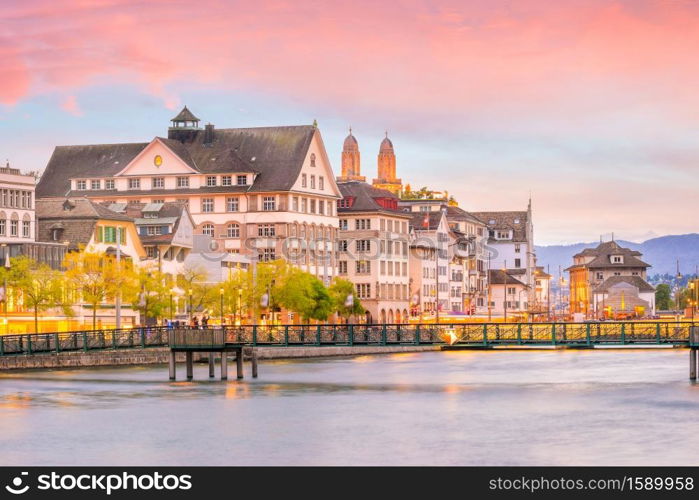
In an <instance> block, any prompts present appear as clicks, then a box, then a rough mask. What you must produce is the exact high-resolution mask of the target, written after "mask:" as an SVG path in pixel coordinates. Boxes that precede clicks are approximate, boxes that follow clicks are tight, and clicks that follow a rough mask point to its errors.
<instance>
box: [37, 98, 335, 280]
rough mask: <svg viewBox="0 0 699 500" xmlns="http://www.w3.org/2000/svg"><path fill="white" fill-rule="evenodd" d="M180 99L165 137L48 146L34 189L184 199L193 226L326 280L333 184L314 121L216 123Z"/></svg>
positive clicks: (130, 199)
mask: <svg viewBox="0 0 699 500" xmlns="http://www.w3.org/2000/svg"><path fill="white" fill-rule="evenodd" d="M199 122H200V120H199V118H197V117H196V116H195V115H194V114H193V113H192V112H191V111H190V110H189V109H188V108H187V107H185V108H184V109H183V110H182V111H181V112H180V113H179V114H178V115H177V116H175V117H174V118H173V119H172V124H171V126H170V128H169V129H168V135H167V138H162V137H155V138H154V139H153V140H151V141H150V142H143V143H131V144H100V145H90V146H58V147H56V148H55V150H54V152H53V155H52V156H51V159H50V160H49V163H48V165H47V167H46V170H45V172H44V175H43V176H42V178H41V181H40V182H39V184H38V185H37V197H39V198H45V199H56V198H63V197H66V196H68V197H71V198H72V197H76V196H81V197H87V198H89V199H91V200H95V201H101V202H110V203H126V204H149V203H168V202H180V203H184V204H187V206H188V209H189V212H190V213H191V216H192V219H193V220H194V223H195V229H194V231H195V234H202V235H206V236H208V237H210V238H211V239H212V241H213V243H212V245H213V246H216V247H218V249H220V250H225V251H226V252H230V253H239V254H243V255H244V256H246V257H248V258H251V259H255V260H259V261H269V260H274V259H277V258H286V259H288V260H290V261H291V262H293V263H294V264H296V265H298V266H299V267H300V268H302V269H303V270H305V271H308V272H310V273H312V274H314V275H316V276H318V277H319V278H321V279H323V281H324V282H325V283H326V284H328V283H329V282H330V280H331V279H332V277H333V276H334V275H335V267H336V261H335V252H334V249H333V245H332V242H333V241H334V240H335V239H336V237H337V213H336V201H337V200H338V199H339V198H341V195H340V191H339V190H338V187H337V185H336V183H335V178H334V175H333V172H332V169H331V167H330V162H329V160H328V156H327V153H326V151H325V146H324V145H323V140H322V137H321V134H320V131H319V130H318V128H317V127H316V126H315V125H308V126H287V127H258V128H229V129H216V128H215V127H214V125H211V124H208V125H206V126H205V127H204V128H201V127H200V126H199Z"/></svg>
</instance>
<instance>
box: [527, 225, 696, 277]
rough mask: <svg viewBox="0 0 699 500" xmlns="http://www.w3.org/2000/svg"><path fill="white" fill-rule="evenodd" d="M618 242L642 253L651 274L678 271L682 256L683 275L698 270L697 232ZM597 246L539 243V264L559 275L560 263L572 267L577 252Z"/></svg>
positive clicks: (537, 253)
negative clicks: (540, 244)
mask: <svg viewBox="0 0 699 500" xmlns="http://www.w3.org/2000/svg"><path fill="white" fill-rule="evenodd" d="M617 242H618V243H619V244H620V245H621V246H623V247H627V248H631V249H633V250H638V251H639V252H641V253H642V254H643V260H644V261H646V262H647V263H648V264H650V265H651V266H653V267H651V268H650V269H649V270H648V273H649V274H650V275H653V274H664V273H668V274H674V273H675V272H676V262H677V259H680V270H681V271H682V274H692V273H694V272H695V267H696V265H697V264H699V234H697V233H692V234H680V235H669V236H660V237H658V238H652V239H650V240H646V241H644V242H643V243H632V242H630V241H623V240H617ZM597 245H599V242H591V243H574V244H570V245H551V246H537V247H536V256H537V263H538V264H539V265H540V266H544V268H545V267H546V266H547V265H549V266H550V270H551V273H552V274H554V275H557V274H558V266H561V269H565V268H566V267H569V266H570V265H571V264H572V263H573V255H575V254H576V253H578V252H580V251H581V250H582V249H583V248H594V247H596V246H597Z"/></svg>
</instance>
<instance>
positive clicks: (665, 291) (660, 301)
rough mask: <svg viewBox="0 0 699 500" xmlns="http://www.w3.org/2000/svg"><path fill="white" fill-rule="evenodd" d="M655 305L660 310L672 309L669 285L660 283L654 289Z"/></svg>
mask: <svg viewBox="0 0 699 500" xmlns="http://www.w3.org/2000/svg"><path fill="white" fill-rule="evenodd" d="M655 307H656V308H657V309H658V310H660V311H667V310H669V309H672V299H671V298H670V285H668V284H666V283H661V284H660V285H658V286H657V287H656V289H655Z"/></svg>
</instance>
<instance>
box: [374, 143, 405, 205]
mask: <svg viewBox="0 0 699 500" xmlns="http://www.w3.org/2000/svg"><path fill="white" fill-rule="evenodd" d="M378 166H379V169H378V170H379V171H378V174H379V175H378V179H374V182H373V183H372V184H373V185H374V187H377V188H380V189H386V190H388V191H390V192H392V193H393V194H395V195H397V196H400V194H401V191H402V190H403V182H402V181H401V179H397V178H396V153H395V151H394V150H393V143H392V142H391V139H389V138H388V132H386V137H385V138H384V140H383V141H381V146H380V147H379V158H378Z"/></svg>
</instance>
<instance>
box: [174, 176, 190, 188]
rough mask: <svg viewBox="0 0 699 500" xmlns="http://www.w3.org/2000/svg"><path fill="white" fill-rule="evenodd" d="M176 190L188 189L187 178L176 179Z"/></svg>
mask: <svg viewBox="0 0 699 500" xmlns="http://www.w3.org/2000/svg"><path fill="white" fill-rule="evenodd" d="M177 187H178V188H188V187H189V177H178V178H177Z"/></svg>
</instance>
